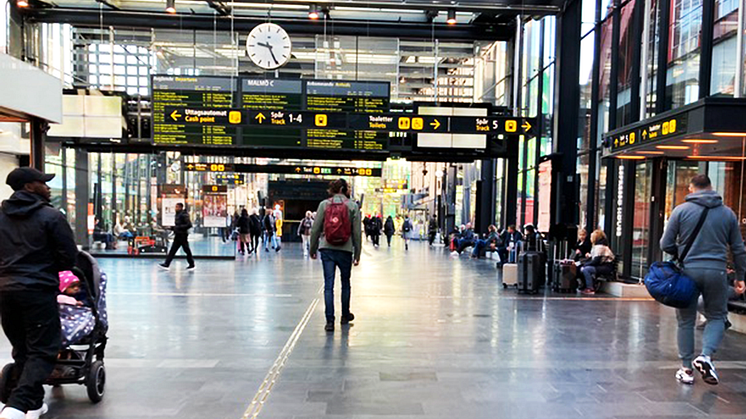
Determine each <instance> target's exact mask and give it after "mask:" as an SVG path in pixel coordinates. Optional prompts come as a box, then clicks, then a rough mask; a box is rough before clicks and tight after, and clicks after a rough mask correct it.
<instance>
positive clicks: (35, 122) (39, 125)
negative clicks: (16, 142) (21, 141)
mask: <svg viewBox="0 0 746 419" xmlns="http://www.w3.org/2000/svg"><path fill="white" fill-rule="evenodd" d="M30 125H31V133H30V134H31V157H30V160H29V161H30V163H31V167H33V168H36V169H39V170H41V171H42V172H43V171H44V142H45V140H46V136H47V130H48V129H49V125H48V124H47V122H46V121H44V120H43V119H39V118H31V124H30Z"/></svg>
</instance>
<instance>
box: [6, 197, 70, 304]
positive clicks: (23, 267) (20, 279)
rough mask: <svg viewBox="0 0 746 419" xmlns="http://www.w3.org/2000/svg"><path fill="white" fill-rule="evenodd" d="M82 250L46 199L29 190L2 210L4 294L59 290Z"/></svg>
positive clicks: (60, 214)
mask: <svg viewBox="0 0 746 419" xmlns="http://www.w3.org/2000/svg"><path fill="white" fill-rule="evenodd" d="M77 255H78V247H77V246H76V245H75V238H74V237H73V231H72V229H71V228H70V224H69V223H68V222H67V220H66V219H65V216H64V215H62V213H61V212H59V211H57V210H56V209H54V208H52V206H51V205H50V204H49V202H47V201H46V200H45V199H44V198H42V197H41V196H39V195H36V194H32V193H30V192H26V191H18V192H16V193H14V194H13V195H12V196H11V197H10V199H8V200H6V201H3V203H2V210H0V291H24V290H49V291H56V290H57V288H58V287H59V283H60V280H59V272H60V271H67V270H70V269H72V267H73V266H74V265H75V260H76V258H77Z"/></svg>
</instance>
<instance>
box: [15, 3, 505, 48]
mask: <svg viewBox="0 0 746 419" xmlns="http://www.w3.org/2000/svg"><path fill="white" fill-rule="evenodd" d="M25 15H26V16H27V17H28V18H29V20H30V21H32V22H41V23H68V24H71V25H74V26H92V27H99V26H101V25H103V26H104V27H106V26H114V27H117V26H121V27H129V28H156V29H181V30H208V31H212V30H213V28H214V25H215V24H216V25H217V30H218V31H222V32H228V31H230V30H231V19H230V18H227V17H220V18H218V19H217V21H215V20H214V15H198V14H191V15H190V14H177V15H169V14H166V13H154V12H136V11H124V10H116V11H114V10H104V11H103V12H102V11H99V10H95V9H68V8H55V9H29V10H27V11H26V12H25ZM265 21H266V18H262V17H238V16H237V17H235V18H234V19H233V28H234V30H235V31H237V32H248V31H250V30H251V29H252V28H254V26H256V25H258V24H260V23H263V22H265ZM272 22H274V23H277V24H279V25H282V26H283V27H284V28H285V30H286V31H287V32H288V33H290V34H292V35H323V34H324V33H327V34H328V35H353V36H355V35H357V36H371V37H397V38H399V39H427V40H429V39H432V38H433V37H434V38H436V39H439V40H458V41H507V40H510V39H511V38H512V37H513V36H514V34H515V31H514V30H513V29H512V26H511V25H501V24H463V25H455V26H451V25H446V24H431V23H413V22H407V23H406V24H404V23H399V22H380V21H379V22H374V21H370V22H360V21H352V20H336V19H333V20H331V21H330V22H328V23H327V25H326V29H327V30H326V31H325V30H324V23H323V22H319V21H310V20H308V19H272Z"/></svg>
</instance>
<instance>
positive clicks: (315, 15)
mask: <svg viewBox="0 0 746 419" xmlns="http://www.w3.org/2000/svg"><path fill="white" fill-rule="evenodd" d="M308 7H309V8H308V18H309V19H311V20H318V19H319V6H317V5H315V4H312V5H310V6H308Z"/></svg>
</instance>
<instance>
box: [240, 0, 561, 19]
mask: <svg viewBox="0 0 746 419" xmlns="http://www.w3.org/2000/svg"><path fill="white" fill-rule="evenodd" d="M235 1H236V3H245V4H267V3H266V2H264V1H256V0H235ZM274 3H276V4H289V5H311V4H316V5H319V6H324V7H328V8H334V7H345V8H368V9H399V10H436V11H440V10H442V11H446V10H448V9H455V10H456V11H459V12H473V13H483V12H487V11H490V12H500V13H513V14H525V15H542V16H544V15H556V14H559V13H560V12H561V11H562V7H561V4H562V3H564V1H560V0H544V1H541V2H530V3H527V2H526V1H515V0H498V1H486V0H461V1H450V2H438V1H425V0H420V1H406V0H403V1H402V0H366V1H354V2H351V1H339V0H274ZM537 3H539V4H537Z"/></svg>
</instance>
